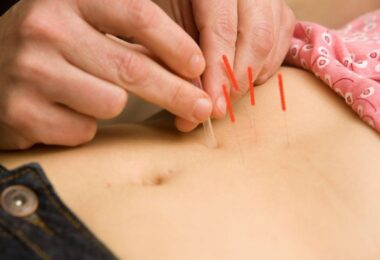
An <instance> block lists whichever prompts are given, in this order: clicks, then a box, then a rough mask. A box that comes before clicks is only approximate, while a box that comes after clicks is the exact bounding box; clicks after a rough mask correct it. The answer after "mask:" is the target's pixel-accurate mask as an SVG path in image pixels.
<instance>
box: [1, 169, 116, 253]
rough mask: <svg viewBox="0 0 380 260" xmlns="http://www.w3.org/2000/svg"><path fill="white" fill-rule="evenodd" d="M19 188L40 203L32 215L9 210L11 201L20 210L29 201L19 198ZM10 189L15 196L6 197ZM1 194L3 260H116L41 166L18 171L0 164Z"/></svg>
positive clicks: (37, 203)
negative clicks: (14, 212) (62, 197)
mask: <svg viewBox="0 0 380 260" xmlns="http://www.w3.org/2000/svg"><path fill="white" fill-rule="evenodd" d="M17 189H21V191H24V190H26V191H30V192H29V193H28V192H26V193H25V194H26V197H28V196H29V195H28V194H32V195H33V194H34V195H33V196H31V197H32V198H34V200H37V201H34V202H36V203H34V204H33V205H38V207H36V208H35V210H34V211H33V212H31V214H30V215H28V216H21V217H20V216H15V215H14V214H12V212H10V210H9V209H8V210H7V207H6V206H7V205H5V204H6V203H8V202H7V199H9V198H10V199H9V200H12V199H13V200H14V202H15V205H13V206H14V207H16V208H17V207H22V205H23V204H22V203H23V202H25V201H23V200H22V198H17ZM7 190H8V191H9V190H11V191H13V195H12V194H11V192H9V193H10V195H9V196H8V197H6V195H4V193H7ZM0 194H1V202H2V204H0V258H1V259H67V260H69V259H116V257H115V256H114V255H113V254H112V253H111V252H110V251H109V250H108V249H107V248H106V247H105V246H104V245H103V244H102V243H101V242H100V241H99V240H98V239H97V238H96V237H95V236H94V235H93V234H92V233H91V232H90V231H89V230H88V229H87V228H86V227H85V226H84V225H83V224H82V223H81V221H80V220H79V219H78V218H77V217H76V216H75V215H74V214H73V213H72V212H71V211H70V210H69V209H68V208H67V207H66V206H65V205H64V203H63V202H62V201H61V200H60V199H59V197H58V195H57V194H56V193H55V191H54V188H53V186H52V185H51V183H50V182H49V181H48V179H47V177H46V176H45V174H44V172H43V170H42V169H41V167H40V166H39V165H38V164H29V165H26V166H23V167H20V168H18V169H15V170H7V169H5V168H4V167H2V166H1V165H0ZM21 194H22V193H21ZM4 196H5V197H4ZM12 196H13V197H12ZM4 198H5V200H4ZM18 199H19V200H18ZM4 201H5V202H4ZM9 203H13V202H12V201H10V202H9ZM11 209H12V208H11Z"/></svg>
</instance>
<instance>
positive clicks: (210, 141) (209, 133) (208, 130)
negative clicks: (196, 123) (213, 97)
mask: <svg viewBox="0 0 380 260" xmlns="http://www.w3.org/2000/svg"><path fill="white" fill-rule="evenodd" d="M192 82H193V84H194V85H195V86H196V87H198V88H200V89H202V90H204V89H203V85H202V81H201V78H200V77H199V78H197V79H194V80H193V81H192ZM203 129H204V132H205V135H206V139H207V146H208V147H209V148H217V147H218V141H217V140H216V137H215V133H214V128H213V126H212V122H211V118H208V119H207V120H206V121H205V122H203Z"/></svg>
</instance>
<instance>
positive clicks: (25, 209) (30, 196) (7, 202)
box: [1, 185, 38, 217]
mask: <svg viewBox="0 0 380 260" xmlns="http://www.w3.org/2000/svg"><path fill="white" fill-rule="evenodd" d="M1 207H2V208H3V209H4V211H5V212H7V213H8V214H9V215H11V216H14V217H28V216H30V215H32V214H34V212H36V210H37V208H38V198H37V195H36V194H35V193H34V192H33V191H32V190H31V189H29V188H27V187H25V186H22V185H14V186H10V187H8V188H6V189H5V190H4V191H3V192H2V193H1Z"/></svg>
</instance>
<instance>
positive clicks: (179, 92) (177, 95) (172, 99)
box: [166, 86, 184, 107]
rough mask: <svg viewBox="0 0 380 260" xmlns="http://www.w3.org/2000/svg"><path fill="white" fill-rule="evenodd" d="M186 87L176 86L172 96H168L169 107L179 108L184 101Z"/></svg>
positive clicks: (167, 103) (167, 104)
mask: <svg viewBox="0 0 380 260" xmlns="http://www.w3.org/2000/svg"><path fill="white" fill-rule="evenodd" d="M183 94H184V87H182V86H175V87H174V90H173V91H172V93H171V95H168V99H167V100H166V106H167V107H179V106H180V105H181V103H182V102H181V101H182V100H183Z"/></svg>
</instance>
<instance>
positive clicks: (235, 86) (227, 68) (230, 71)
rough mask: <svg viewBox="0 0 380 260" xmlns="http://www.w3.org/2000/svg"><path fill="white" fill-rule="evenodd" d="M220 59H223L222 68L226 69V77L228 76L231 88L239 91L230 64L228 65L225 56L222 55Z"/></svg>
mask: <svg viewBox="0 0 380 260" xmlns="http://www.w3.org/2000/svg"><path fill="white" fill-rule="evenodd" d="M222 58H223V63H224V66H225V68H226V72H227V75H228V77H229V78H230V80H231V83H232V86H233V87H234V88H235V90H236V91H239V90H240V88H239V84H238V82H237V80H236V77H235V74H234V71H233V70H232V67H231V64H230V62H229V61H228V58H227V56H226V55H223V56H222Z"/></svg>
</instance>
